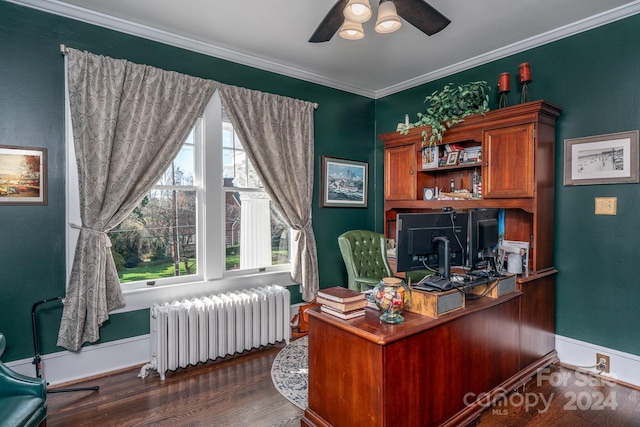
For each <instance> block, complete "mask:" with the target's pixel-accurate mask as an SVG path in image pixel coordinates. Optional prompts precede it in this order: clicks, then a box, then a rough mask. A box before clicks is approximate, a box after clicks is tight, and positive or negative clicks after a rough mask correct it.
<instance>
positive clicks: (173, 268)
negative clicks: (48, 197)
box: [67, 94, 291, 309]
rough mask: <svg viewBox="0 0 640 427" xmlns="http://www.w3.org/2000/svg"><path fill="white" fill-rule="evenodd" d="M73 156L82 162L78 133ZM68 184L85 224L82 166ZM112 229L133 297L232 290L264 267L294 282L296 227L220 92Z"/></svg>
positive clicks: (72, 218) (71, 246) (74, 219)
mask: <svg viewBox="0 0 640 427" xmlns="http://www.w3.org/2000/svg"><path fill="white" fill-rule="evenodd" d="M67 117H69V116H68V115H67ZM67 122H68V125H67V126H68V128H67V129H68V135H71V129H70V126H71V125H70V119H67ZM67 160H68V164H69V165H75V164H76V163H75V156H74V149H73V141H72V139H71V137H70V136H69V138H68V144H67ZM67 182H68V188H69V192H68V194H69V200H68V209H67V212H68V219H69V221H68V222H69V224H74V223H75V224H79V223H80V214H79V198H78V187H77V186H78V179H77V172H76V170H75V168H68V177H67ZM67 235H68V244H67V260H68V269H67V270H68V271H69V272H70V270H71V266H72V262H73V254H74V250H75V242H76V240H77V230H75V229H74V228H73V227H71V226H69V227H68V233H67ZM108 235H109V237H110V239H111V241H112V245H113V246H112V253H113V254H114V261H115V262H116V266H117V267H118V272H119V277H120V281H121V283H122V284H123V291H124V292H125V297H126V296H127V291H130V290H131V291H133V290H140V289H150V288H151V287H150V286H149V285H153V288H154V289H157V288H160V287H162V285H165V284H184V285H191V284H203V283H205V282H210V281H212V280H219V281H220V282H219V283H220V286H221V288H224V290H227V289H229V286H228V283H227V282H225V279H233V280H235V281H234V283H235V282H237V280H236V279H238V278H242V277H243V276H245V277H248V275H253V277H252V279H251V280H252V281H253V282H252V283H248V282H247V283H246V284H242V282H240V283H241V284H239V285H238V286H241V287H244V286H247V285H250V286H256V285H259V283H258V284H256V282H255V281H256V279H255V274H256V273H269V272H278V271H280V272H283V273H285V272H286V273H287V274H286V277H287V281H286V283H283V281H282V280H279V283H282V284H284V285H286V284H289V283H290V282H289V280H288V271H289V269H290V253H291V248H290V230H289V227H288V225H287V224H286V222H285V221H284V219H283V218H282V216H281V215H280V214H279V213H278V211H277V210H276V209H275V208H274V206H273V203H272V202H271V200H270V199H269V197H268V195H267V194H266V192H265V191H264V188H263V186H262V183H261V182H260V179H259V177H258V175H257V173H256V172H255V170H254V169H253V166H252V165H251V163H250V161H249V159H248V157H247V155H246V153H245V150H244V147H243V146H242V142H241V141H240V140H239V138H238V136H237V134H236V133H235V132H234V130H233V126H232V124H231V122H230V121H229V119H228V117H226V115H225V114H224V112H223V111H222V107H221V103H220V98H219V97H218V96H217V94H214V96H213V97H212V100H211V101H210V102H209V105H208V106H207V108H206V109H205V113H204V115H203V117H202V118H200V119H199V120H198V121H197V123H196V125H195V126H194V129H193V130H192V132H191V133H190V134H189V136H188V137H187V139H186V141H185V142H184V145H183V146H182V148H181V150H180V153H179V154H178V156H177V157H176V158H175V159H174V161H173V163H172V164H171V165H170V166H169V168H168V169H167V171H166V172H165V174H164V175H163V176H162V178H161V179H160V180H159V181H158V183H157V184H156V185H155V186H154V188H153V189H152V190H151V191H149V193H148V194H147V195H146V196H145V197H144V199H143V200H142V201H141V202H140V204H139V206H138V207H137V208H136V209H135V210H134V211H133V212H132V213H131V214H130V215H129V216H128V217H127V218H126V219H125V220H124V221H123V222H122V223H121V224H119V225H118V226H117V227H115V228H114V229H112V230H110V231H109V233H108ZM281 277H284V275H283V276H281ZM270 283H275V281H271V282H270ZM172 289H175V288H172ZM174 294H175V292H174V293H173V294H172V295H174ZM156 300H157V299H156ZM127 305H128V307H129V308H130V309H134V308H135V307H132V306H131V305H130V304H129V302H127Z"/></svg>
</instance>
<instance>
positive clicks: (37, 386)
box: [0, 362, 47, 399]
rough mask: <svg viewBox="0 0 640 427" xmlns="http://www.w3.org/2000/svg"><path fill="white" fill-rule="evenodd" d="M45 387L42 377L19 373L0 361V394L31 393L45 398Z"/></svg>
mask: <svg viewBox="0 0 640 427" xmlns="http://www.w3.org/2000/svg"><path fill="white" fill-rule="evenodd" d="M46 387H47V384H46V381H45V380H44V379H43V378H33V377H28V376H26V375H22V374H19V373H17V372H15V371H13V370H11V369H9V368H8V367H7V366H5V365H4V363H2V362H0V396H16V395H32V396H36V397H40V398H42V399H46V394H47V390H46Z"/></svg>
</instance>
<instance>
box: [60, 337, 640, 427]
mask: <svg viewBox="0 0 640 427" xmlns="http://www.w3.org/2000/svg"><path fill="white" fill-rule="evenodd" d="M283 346H284V345H283V344H276V345H274V346H269V347H266V348H263V349H260V350H254V351H251V352H245V353H244V354H242V355H237V356H234V357H228V358H225V359H221V360H217V361H212V362H209V363H206V364H201V365H198V366H192V367H189V368H187V369H179V370H177V371H175V372H168V373H167V378H166V380H165V381H160V377H159V376H158V374H157V373H155V371H151V373H150V375H149V376H148V377H147V378H138V376H137V375H138V372H139V368H137V369H132V370H126V371H121V372H117V373H114V374H111V375H106V376H103V377H99V378H93V379H90V380H87V381H83V382H78V383H74V384H72V385H71V384H66V385H65V387H68V386H73V387H83V386H93V385H97V386H100V390H99V391H94V392H85V391H81V392H68V393H49V395H48V400H49V415H48V417H47V426H48V427H58V426H65V427H67V426H74V427H75V426H119V427H120V426H165V425H171V426H175V427H178V426H207V427H211V426H223V427H230V426H242V427H245V426H287V427H289V426H291V427H293V426H296V427H297V426H299V425H300V417H301V416H302V413H303V411H302V410H301V409H299V408H297V407H296V406H295V405H293V404H292V403H290V402H289V401H288V400H286V399H285V398H284V397H282V396H281V395H280V394H279V393H278V392H277V391H276V389H275V388H274V386H273V383H272V381H271V364H272V362H273V359H274V357H275V356H276V354H277V353H278V352H279V351H280V350H281V349H282V347H283ZM52 390H55V388H52ZM487 408H488V409H487V410H486V411H485V412H484V413H483V414H482V416H481V418H480V420H479V422H478V424H477V425H479V426H483V427H488V426H514V427H515V426H518V427H521V426H545V427H551V426H563V427H565V426H580V427H587V426H607V427H609V426H640V391H638V390H635V389H632V388H629V387H625V386H623V385H618V384H606V383H604V382H602V381H599V380H597V379H596V378H594V377H591V376H587V375H584V374H583V375H580V374H576V373H575V372H574V371H572V370H569V369H566V368H564V367H552V368H551V369H550V370H549V371H547V372H544V373H543V376H539V377H534V378H533V379H532V380H531V381H529V382H528V383H527V384H526V385H525V386H524V387H522V388H521V389H519V390H518V393H511V394H509V395H507V397H506V399H504V400H502V401H501V402H496V404H495V405H493V406H490V405H488V406H487ZM390 427H401V426H390Z"/></svg>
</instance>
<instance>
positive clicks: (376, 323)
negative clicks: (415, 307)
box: [307, 291, 522, 345]
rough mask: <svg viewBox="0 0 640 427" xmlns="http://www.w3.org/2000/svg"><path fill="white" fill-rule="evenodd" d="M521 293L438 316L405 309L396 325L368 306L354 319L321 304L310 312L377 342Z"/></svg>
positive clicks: (474, 302) (479, 301)
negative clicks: (333, 313) (328, 311)
mask: <svg viewBox="0 0 640 427" xmlns="http://www.w3.org/2000/svg"><path fill="white" fill-rule="evenodd" d="M521 295H522V292H521V291H515V292H511V293H509V294H506V295H503V296H501V297H499V298H480V299H476V300H473V299H468V300H467V301H466V305H465V308H464V309H462V310H456V311H454V312H451V313H449V314H445V315H442V316H440V317H439V318H438V319H435V318H432V317H428V316H423V315H421V314H417V313H411V312H404V313H402V317H404V322H402V323H400V324H397V325H393V324H389V323H385V322H383V321H381V320H380V315H381V314H382V313H381V312H380V311H378V310H376V309H374V308H370V307H367V308H366V309H365V310H366V314H365V315H364V316H361V317H358V318H355V319H351V320H342V319H340V318H338V317H335V316H331V315H330V314H326V313H322V312H320V308H319V307H314V308H312V309H309V310H307V313H309V315H310V316H312V317H316V318H318V319H319V320H321V321H322V322H325V323H327V324H330V325H332V326H335V327H337V328H340V329H343V330H345V331H348V332H350V333H351V334H354V335H357V336H359V337H361V338H363V339H366V340H368V341H371V342H374V343H376V344H378V345H388V344H391V343H393V342H395V341H398V340H401V339H403V338H406V337H409V336H411V335H415V334H418V333H420V332H423V331H425V330H428V329H431V328H435V327H437V326H440V325H442V324H445V323H448V322H451V321H452V320H455V319H457V318H459V317H462V316H468V315H470V314H473V313H474V312H477V311H482V310H486V309H488V308H491V307H494V306H496V305H498V304H502V303H504V302H506V301H510V300H512V299H514V298H519V297H520V296H521Z"/></svg>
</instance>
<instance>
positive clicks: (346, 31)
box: [339, 19, 364, 40]
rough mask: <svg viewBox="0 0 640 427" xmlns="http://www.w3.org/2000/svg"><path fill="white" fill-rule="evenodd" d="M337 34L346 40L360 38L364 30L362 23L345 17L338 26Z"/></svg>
mask: <svg viewBox="0 0 640 427" xmlns="http://www.w3.org/2000/svg"><path fill="white" fill-rule="evenodd" d="M339 34H340V37H342V38H343V39H346V40H360V39H361V38H363V37H364V30H363V29H362V24H360V23H357V22H351V21H349V20H348V19H345V20H344V22H343V24H342V27H340V32H339Z"/></svg>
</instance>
